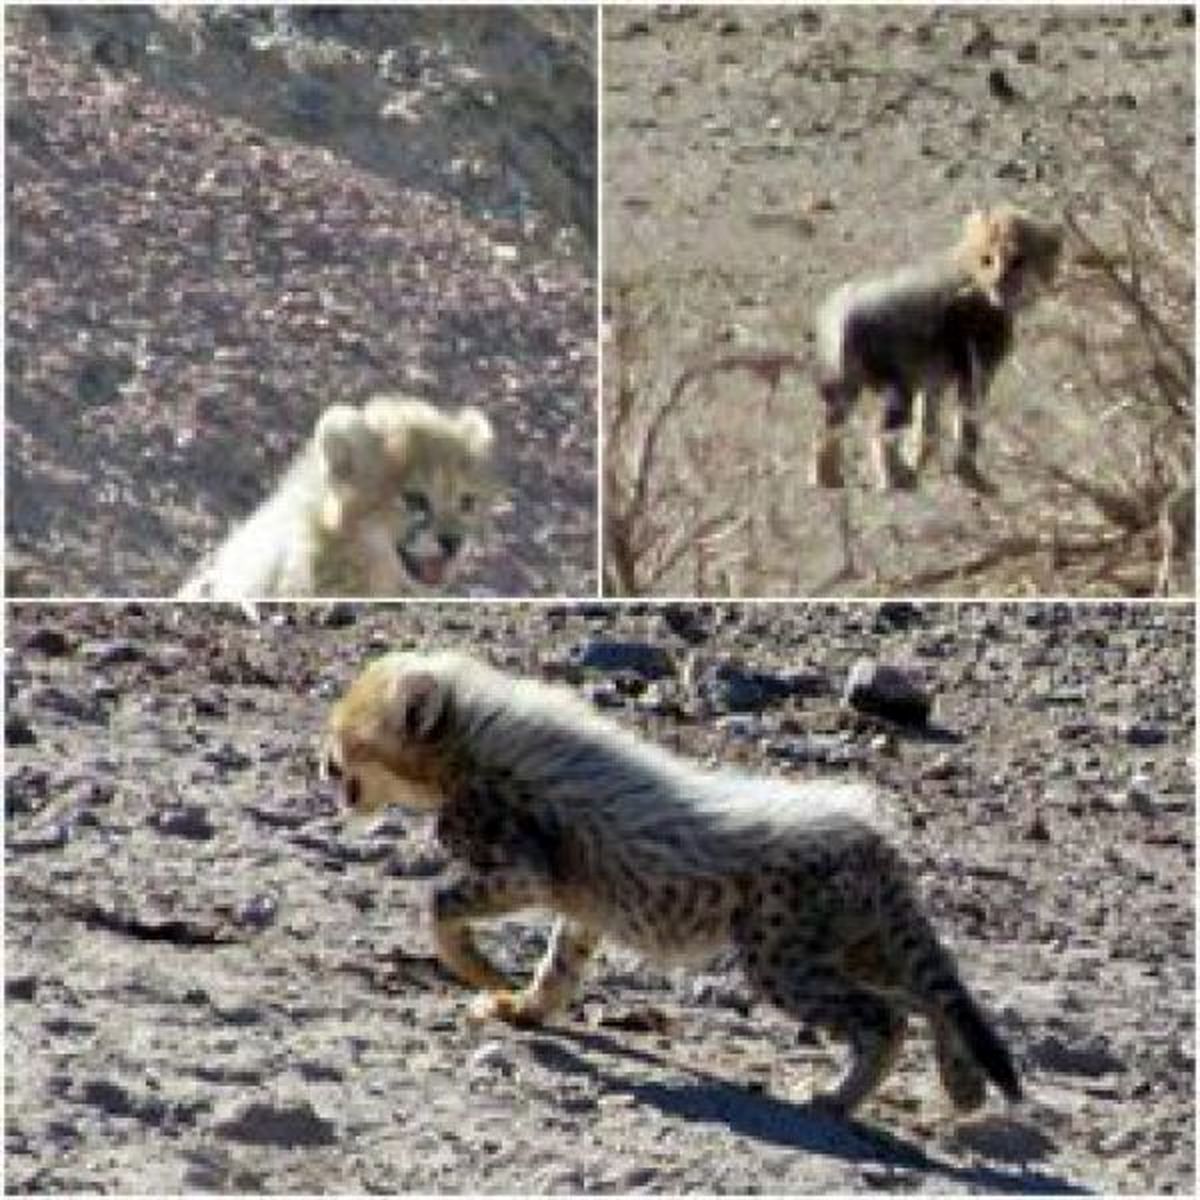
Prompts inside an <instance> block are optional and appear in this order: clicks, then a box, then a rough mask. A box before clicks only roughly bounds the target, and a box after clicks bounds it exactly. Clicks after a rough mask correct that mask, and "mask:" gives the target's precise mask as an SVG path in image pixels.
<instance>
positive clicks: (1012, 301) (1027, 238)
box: [958, 204, 1062, 313]
mask: <svg viewBox="0 0 1200 1200" xmlns="http://www.w3.org/2000/svg"><path fill="white" fill-rule="evenodd" d="M1061 252H1062V230H1061V229H1059V228H1058V227H1057V226H1055V225H1048V224H1046V223H1045V222H1042V221H1038V220H1035V219H1034V218H1033V217H1031V216H1029V214H1028V213H1025V212H1022V211H1021V210H1020V209H1019V208H1015V207H1014V206H1013V205H1011V204H1002V205H1000V206H999V207H998V208H994V209H992V210H991V211H990V212H982V211H980V212H973V213H971V215H970V216H968V217H967V219H966V221H965V222H964V224H963V236H962V241H961V242H960V243H959V247H958V254H959V257H960V259H961V261H962V262H963V264H964V266H965V267H966V269H967V272H968V274H969V275H970V276H971V278H972V279H973V280H974V281H975V283H976V284H977V286H978V287H979V288H980V289H981V290H982V291H983V292H984V293H985V294H986V295H987V296H988V298H989V299H990V300H991V301H992V303H993V304H995V305H996V306H997V308H1003V309H1005V310H1006V311H1008V312H1010V313H1011V312H1016V311H1017V310H1018V309H1021V308H1026V307H1028V305H1029V304H1031V303H1032V302H1033V300H1034V299H1035V298H1036V297H1037V295H1038V292H1039V291H1040V290H1041V289H1042V288H1046V287H1049V286H1050V285H1051V284H1052V283H1053V282H1054V277H1055V274H1056V273H1057V270H1058V259H1059V255H1060V254H1061Z"/></svg>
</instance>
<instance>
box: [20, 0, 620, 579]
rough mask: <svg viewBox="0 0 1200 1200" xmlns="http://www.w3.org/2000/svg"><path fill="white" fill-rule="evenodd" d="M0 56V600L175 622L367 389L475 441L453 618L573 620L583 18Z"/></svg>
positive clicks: (321, 19)
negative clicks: (473, 540)
mask: <svg viewBox="0 0 1200 1200" xmlns="http://www.w3.org/2000/svg"><path fill="white" fill-rule="evenodd" d="M5 28H6V34H7V38H6V45H5V68H6V77H5V115H6V122H7V140H6V157H5V164H6V170H7V180H6V184H7V192H6V200H7V210H6V211H7V228H8V249H7V260H6V273H5V302H6V347H5V350H6V359H5V380H6V451H7V454H6V482H7V497H8V504H7V510H6V527H5V538H6V548H7V585H8V586H7V591H8V594H9V595H26V596H59V597H62V596H162V595H171V594H173V593H174V592H175V590H176V589H177V588H178V587H179V585H180V584H181V583H182V582H183V579H184V577H185V576H186V575H187V574H188V573H189V572H190V570H191V568H192V566H193V565H194V563H195V562H196V561H197V560H198V559H199V558H200V556H201V555H202V553H203V552H204V551H205V550H206V549H207V548H208V547H209V546H211V545H212V544H213V543H214V542H216V541H217V540H219V539H220V538H221V537H223V536H224V534H225V533H226V532H227V531H228V529H229V528H230V527H231V525H232V524H233V523H234V522H236V521H237V520H239V519H240V518H242V517H245V516H246V515H248V514H249V513H250V512H251V511H252V510H253V509H254V507H255V506H256V505H257V504H258V503H259V502H260V501H261V500H262V499H263V498H264V497H265V496H266V495H267V494H268V492H269V490H270V488H271V486H273V484H274V482H275V480H276V478H277V477H278V475H279V474H280V473H281V471H282V469H283V468H284V466H285V465H286V463H287V462H288V461H289V460H290V458H291V457H292V455H293V454H294V453H295V452H296V450H297V449H298V448H299V447H300V446H301V445H302V444H303V443H304V442H305V441H306V440H307V439H308V437H309V435H310V434H311V431H312V428H313V425H314V423H315V421H316V418H317V416H318V414H319V413H320V412H321V411H322V410H323V409H324V408H325V407H326V406H327V405H328V404H329V403H331V402H333V401H351V402H358V401H361V400H363V399H365V398H366V397H367V396H369V395H371V394H373V393H375V392H378V391H387V390H400V391H405V392H409V393H413V394H417V395H420V396H423V397H426V398H428V399H431V400H434V401H435V402H438V403H442V404H445V405H448V406H451V407H457V406H459V405H461V404H464V403H474V404H477V405H480V406H481V407H482V408H484V410H485V411H486V412H487V413H488V415H489V416H490V417H491V418H492V421H493V424H494V425H495V426H496V430H497V456H498V459H499V474H500V481H501V484H502V490H501V497H500V499H499V500H498V502H497V503H496V505H495V506H494V511H493V513H492V518H493V519H492V523H491V524H492V528H491V530H490V532H489V534H488V536H487V537H486V538H485V539H484V542H483V544H482V546H480V547H479V548H478V549H477V551H476V552H475V553H474V554H473V555H472V556H471V558H470V560H469V561H468V564H467V567H468V569H467V570H466V571H465V572H464V574H463V575H462V576H461V577H460V580H459V581H458V587H459V590H460V591H461V592H462V593H463V594H468V595H505V596H508V595H543V596H544V595H577V594H579V595H585V594H592V593H594V592H595V590H596V572H595V563H596V513H595V508H596V470H595V455H596V437H595V433H596V428H595V427H596V415H595V390H596V382H595V369H596V350H595V342H596V338H595V328H596V317H595V288H594V276H595V247H594V233H595V230H594V221H595V214H594V211H592V209H593V208H594V202H595V161H596V160H595V140H596V128H595V86H596V84H595V62H594V59H595V53H594V19H593V16H592V14H591V13H588V12H586V11H580V12H576V13H565V12H556V10H552V9H538V10H529V11H527V12H525V13H522V14H520V15H514V14H513V13H511V12H509V13H507V14H506V13H505V12H504V11H503V10H488V11H487V12H483V13H476V14H474V16H472V15H470V14H466V15H463V14H461V13H457V14H456V13H455V12H454V11H452V10H438V11H434V10H403V9H395V8H393V9H376V8H372V9H369V10H368V9H363V8H358V9H340V10H339V9H328V8H310V9H307V10H303V11H298V10H288V9H286V8H279V9H258V10H249V9H223V10H213V9H196V8H182V9H181V8H171V7H169V6H168V7H161V8H151V7H149V6H141V7H137V6H134V7H125V8H94V7H85V8H78V7H76V8H69V9H63V8H57V9H54V10H53V11H51V10H48V9H47V10H43V9H34V8H30V7H26V8H24V9H20V10H13V9H8V10H6V12H5Z"/></svg>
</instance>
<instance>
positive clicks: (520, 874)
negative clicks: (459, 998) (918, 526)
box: [325, 652, 1021, 1114]
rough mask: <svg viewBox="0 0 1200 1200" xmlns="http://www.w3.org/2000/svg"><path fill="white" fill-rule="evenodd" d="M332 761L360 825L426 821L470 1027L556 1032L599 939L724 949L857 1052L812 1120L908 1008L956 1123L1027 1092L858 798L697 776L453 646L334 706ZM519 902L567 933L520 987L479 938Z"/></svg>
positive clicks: (884, 1058) (817, 786)
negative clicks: (433, 830)
mask: <svg viewBox="0 0 1200 1200" xmlns="http://www.w3.org/2000/svg"><path fill="white" fill-rule="evenodd" d="M325 765H326V769H327V771H328V774H329V775H330V776H331V777H333V778H335V779H337V780H338V781H339V786H340V789H341V793H342V797H343V801H344V803H345V805H346V806H347V807H348V808H349V809H350V810H353V811H356V812H361V813H367V812H372V811H375V810H378V809H380V808H383V807H385V806H388V805H400V806H402V807H405V808H409V809H415V810H419V811H425V812H432V813H436V820H437V834H438V837H439V840H440V841H441V842H442V843H443V844H444V846H445V847H446V848H447V849H448V850H449V851H450V853H451V854H452V856H453V858H454V860H455V866H456V869H455V870H454V872H453V873H452V875H451V876H450V878H448V879H447V880H445V881H443V882H442V883H441V884H440V885H439V887H438V889H437V891H436V892H435V895H434V901H433V919H434V931H435V937H436V941H437V948H438V953H439V956H440V957H441V960H442V962H443V963H444V964H445V966H446V967H447V968H448V969H449V970H450V971H452V972H453V973H454V974H455V975H456V976H457V977H458V978H460V979H461V980H462V981H463V982H464V983H466V984H468V985H470V986H471V987H474V988H479V989H482V990H481V992H480V994H479V996H477V997H476V1001H475V1005H474V1013H475V1015H476V1016H478V1017H498V1018H500V1019H502V1020H505V1021H509V1022H512V1023H514V1024H527V1023H529V1024H532V1023H537V1022H540V1021H543V1020H545V1019H546V1018H548V1017H550V1016H551V1015H553V1014H554V1013H555V1012H557V1011H558V1010H560V1009H561V1008H563V1007H564V1006H565V1005H566V1004H567V1003H568V1001H569V1000H570V999H571V997H572V995H573V993H574V992H575V989H576V986H577V984H578V982H579V979H580V976H581V973H582V971H583V968H584V966H585V964H586V962H587V960H588V958H589V956H590V955H591V953H592V951H593V950H594V949H595V948H596V946H597V944H598V942H599V941H600V939H601V937H604V936H607V937H611V938H613V939H615V940H617V941H619V942H622V943H624V944H626V945H628V946H631V947H634V948H635V949H638V950H640V951H642V952H644V953H646V954H647V955H650V956H652V957H654V958H656V959H659V960H667V961H676V962H678V961H687V960H689V959H696V958H703V957H705V956H707V955H709V954H711V953H712V952H713V951H715V950H718V949H720V948H722V947H726V946H729V945H732V946H733V947H735V948H736V950H737V952H738V955H739V958H740V960H741V964H742V966H743V967H744V969H745V971H746V974H747V975H748V977H749V980H750V982H751V983H752V984H753V985H754V986H755V987H756V988H757V989H758V990H759V991H760V992H761V993H762V994H763V995H764V996H766V997H767V998H768V999H770V1000H771V1001H772V1002H773V1003H775V1004H777V1005H778V1006H780V1007H781V1008H782V1009H784V1010H786V1011H787V1012H789V1013H792V1014H794V1015H795V1016H796V1017H798V1018H799V1019H801V1020H803V1021H806V1022H809V1023H812V1024H815V1025H816V1026H818V1027H822V1028H824V1029H826V1030H828V1031H830V1032H832V1033H834V1034H835V1035H837V1036H839V1037H840V1038H842V1039H844V1040H845V1041H847V1042H848V1043H849V1048H850V1062H849V1068H848V1070H847V1071H846V1073H845V1076H844V1078H843V1079H842V1080H841V1082H840V1083H839V1084H838V1085H837V1086H836V1087H835V1088H834V1089H833V1090H832V1091H831V1092H829V1093H827V1094H824V1095H820V1096H817V1097H816V1098H815V1102H816V1103H818V1104H820V1105H821V1106H822V1107H824V1108H827V1109H829V1110H832V1111H834V1112H837V1113H840V1114H848V1113H850V1112H852V1111H853V1110H854V1109H856V1108H857V1107H858V1106H859V1105H861V1104H862V1103H863V1102H864V1101H865V1100H866V1099H867V1098H868V1096H870V1095H871V1093H872V1092H874V1091H875V1089H876V1088H877V1087H878V1086H879V1085H880V1083H881V1082H882V1081H883V1079H884V1078H885V1076H886V1075H887V1074H888V1072H889V1071H890V1070H891V1068H892V1066H893V1064H894V1063H895V1061H896V1058H897V1055H898V1053H899V1051H900V1047H901V1043H902V1041H903V1038H904V1032H905V1026H906V1023H907V1020H908V1017H909V1016H910V1015H911V1014H914V1013H915V1014H920V1015H921V1016H924V1017H925V1018H927V1019H928V1020H929V1022H930V1023H931V1025H932V1027H933V1034H934V1040H935V1045H936V1056H937V1066H938V1071H939V1074H940V1077H941V1081H942V1084H943V1086H944V1088H945V1090H946V1092H947V1093H948V1095H949V1097H950V1099H951V1101H952V1102H953V1103H954V1105H955V1107H956V1108H958V1109H960V1110H964V1111H966V1110H971V1109H975V1108H977V1107H979V1106H980V1105H981V1104H982V1103H983V1100H984V1093H985V1081H986V1080H987V1079H991V1080H992V1081H993V1082H994V1083H995V1084H996V1085H997V1086H998V1087H999V1088H1000V1090H1001V1091H1002V1092H1003V1093H1004V1094H1005V1096H1007V1097H1008V1098H1009V1099H1011V1100H1016V1099H1018V1098H1019V1096H1020V1094H1021V1093H1020V1085H1019V1083H1018V1081H1017V1075H1016V1071H1015V1069H1014V1067H1013V1063H1012V1060H1011V1058H1010V1057H1009V1054H1008V1051H1007V1050H1006V1049H1005V1047H1004V1045H1003V1043H1002V1042H1001V1041H1000V1039H999V1038H998V1037H997V1035H996V1034H995V1033H994V1032H993V1030H992V1029H991V1027H990V1026H989V1024H988V1022H987V1020H986V1019H985V1017H984V1016H983V1014H982V1012H981V1011H980V1009H979V1007H978V1005H977V1004H976V1003H975V1001H974V1000H973V999H972V997H971V995H970V993H969V992H968V991H967V989H966V987H965V986H964V985H963V983H962V981H961V979H960V978H959V975H958V971H957V969H956V968H955V965H954V960H953V958H952V957H951V955H950V953H949V952H948V951H947V950H946V949H945V947H944V946H943V945H942V944H941V942H940V941H939V940H938V938H937V935H936V934H935V933H934V930H933V928H932V926H931V925H930V923H929V921H928V920H927V919H926V917H925V916H924V914H923V913H922V911H921V908H920V906H919V904H918V901H917V899H916V896H915V895H914V893H913V890H912V888H911V887H910V885H909V881H908V873H907V871H906V869H905V866H904V863H903V862H902V861H901V859H900V857H899V855H898V854H897V852H896V850H895V849H894V848H893V847H892V846H891V845H890V844H889V843H888V841H887V840H886V839H885V837H884V836H883V834H882V833H881V831H880V829H879V827H878V826H877V825H876V824H875V823H874V822H873V821H872V818H871V815H870V813H871V808H872V803H871V793H870V791H869V790H868V789H867V788H866V787H859V786H854V785H845V784H842V785H837V784H828V783H813V784H804V785H800V786H794V785H787V784H784V783H781V782H778V781H774V780H769V779H759V778H754V777H752V776H749V775H741V774H735V773H732V772H728V773H725V772H709V771H705V770H703V769H701V768H699V767H696V766H693V765H690V764H688V763H685V762H683V761H682V760H680V759H678V758H677V757H675V756H673V755H671V754H670V753H668V752H666V751H665V750H662V749H659V748H658V747H655V746H652V745H648V744H646V743H643V742H641V741H639V740H637V739H636V738H634V737H633V736H632V735H630V734H629V733H627V732H625V731H624V730H622V729H621V728H620V727H619V726H617V725H615V724H613V723H611V722H609V721H606V720H604V719H602V718H600V717H599V716H597V715H596V714H594V713H593V712H592V711H591V710H590V709H589V708H588V707H587V706H586V705H584V704H583V703H582V702H581V701H580V700H578V699H577V698H576V697H575V696H574V695H573V694H571V693H570V692H568V691H567V690H565V689H560V688H556V687H552V686H548V685H546V684H542V683H539V682H536V681H533V680H518V679H513V678H512V677H510V676H507V675H503V674H501V673H499V672H498V671H495V670H493V669H492V668H490V667H488V666H486V665H484V664H483V663H480V662H478V661H476V660H474V659H471V658H468V657H466V656H464V655H461V654H456V653H449V652H446V653H436V654H429V655H422V654H404V653H396V654H390V655H387V656H385V657H383V658H381V659H379V660H377V661H376V662H374V663H373V664H371V665H370V666H369V667H367V669H366V670H365V671H363V673H362V674H361V675H360V676H359V677H358V678H357V679H356V680H355V681H354V683H353V684H352V685H351V687H350V689H349V690H348V691H347V693H346V694H345V695H344V696H343V698H342V699H341V700H340V701H339V702H338V703H337V705H336V706H335V707H334V709H333V713H332V716H331V721H330V729H329V737H328V744H327V750H326V756H325ZM526 908H544V909H549V910H551V911H553V912H554V913H556V914H557V918H558V919H557V923H556V925H555V927H554V932H553V935H552V938H551V942H550V946H549V949H548V951H547V953H546V956H545V959H544V961H543V962H542V963H541V964H540V965H539V966H538V968H537V970H536V972H535V974H534V977H533V980H532V982H531V983H529V984H528V985H527V986H525V987H520V988H514V987H513V985H512V984H511V982H510V981H509V980H508V979H506V978H505V977H504V976H503V975H501V974H500V972H499V971H498V970H497V969H496V968H495V967H494V966H493V965H492V964H491V963H490V962H488V961H487V960H486V959H485V958H484V956H483V955H482V954H481V952H480V950H479V949H478V947H477V946H476V943H475V940H474V938H473V936H472V931H471V925H472V922H475V921H479V920H485V919H487V918H492V917H498V916H500V915H502V914H506V913H512V912H515V911H517V910H520V909H526Z"/></svg>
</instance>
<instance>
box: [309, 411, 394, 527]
mask: <svg viewBox="0 0 1200 1200" xmlns="http://www.w3.org/2000/svg"><path fill="white" fill-rule="evenodd" d="M315 438H316V443H317V450H318V452H319V454H320V457H321V471H322V474H323V475H324V479H325V502H324V520H325V524H326V526H327V527H328V528H329V529H340V528H341V527H342V526H343V525H344V524H345V522H346V520H347V518H348V517H349V515H350V513H349V510H350V509H351V508H352V507H353V504H354V499H355V497H356V496H357V495H359V494H360V493H364V492H365V493H369V492H370V491H371V489H372V481H373V477H374V475H375V474H376V473H377V468H378V464H379V462H380V460H381V458H382V453H383V452H382V446H381V443H380V440H379V435H378V434H377V433H376V432H375V430H373V429H372V428H371V427H370V426H369V425H368V424H367V423H366V421H364V420H363V416H362V413H361V412H360V411H359V410H358V409H357V408H354V407H352V406H351V405H349V404H333V405H330V407H329V408H327V409H326V410H325V411H324V412H323V413H322V414H321V419H320V420H319V421H318V422H317V428H316V433H315Z"/></svg>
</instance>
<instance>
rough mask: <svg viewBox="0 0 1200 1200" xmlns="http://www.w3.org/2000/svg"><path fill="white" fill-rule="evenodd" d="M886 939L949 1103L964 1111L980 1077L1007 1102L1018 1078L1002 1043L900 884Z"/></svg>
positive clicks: (975, 1100)
mask: <svg viewBox="0 0 1200 1200" xmlns="http://www.w3.org/2000/svg"><path fill="white" fill-rule="evenodd" d="M893 886H895V887H897V888H898V890H899V892H900V894H899V895H893V897H892V900H893V904H892V905H891V906H890V908H891V911H890V914H889V915H890V924H891V926H892V928H891V930H890V938H889V940H890V941H891V943H892V945H893V946H895V947H897V948H898V950H899V952H900V957H901V959H902V960H903V966H902V972H903V974H904V975H906V976H907V980H906V983H907V987H908V988H909V989H911V993H912V995H913V996H914V997H916V998H917V999H918V1002H919V1003H920V1004H921V1006H922V1007H923V1008H925V1010H926V1013H927V1015H928V1017H929V1019H930V1022H931V1023H932V1025H933V1035H934V1049H935V1052H936V1055H937V1066H938V1073H939V1075H940V1076H941V1080H942V1086H943V1087H944V1088H945V1089H946V1094H947V1095H948V1096H949V1097H950V1100H951V1102H952V1103H953V1105H954V1107H955V1108H956V1109H958V1110H959V1111H961V1112H970V1111H972V1110H974V1109H977V1108H979V1107H980V1105H982V1104H983V1102H984V1097H985V1092H986V1082H985V1078H984V1077H985V1076H986V1077H987V1078H988V1079H990V1080H991V1081H992V1082H993V1083H994V1084H995V1085H996V1087H998V1088H999V1089H1000V1091H1001V1092H1002V1093H1003V1094H1004V1096H1005V1098H1006V1099H1007V1100H1009V1101H1011V1102H1013V1103H1016V1102H1017V1101H1019V1100H1020V1099H1021V1096H1022V1092H1021V1083H1020V1080H1019V1079H1018V1078H1017V1069H1016V1067H1015V1066H1014V1064H1013V1060H1012V1056H1011V1055H1010V1053H1009V1051H1008V1047H1007V1046H1005V1044H1004V1042H1003V1041H1002V1040H1001V1039H1000V1037H999V1035H998V1034H997V1033H996V1031H995V1030H994V1029H993V1028H992V1025H991V1023H990V1022H989V1021H988V1019H987V1017H985V1016H984V1014H983V1012H982V1010H981V1009H980V1007H979V1005H978V1004H977V1003H976V1001H975V999H974V997H973V996H972V995H971V993H970V992H969V991H968V990H967V986H966V984H964V983H963V981H962V978H961V977H960V975H959V973H958V968H957V966H956V965H955V962H954V958H953V956H952V955H951V953H950V951H949V950H947V949H946V947H945V946H944V945H943V944H942V943H941V941H940V939H939V938H938V936H937V934H936V932H935V931H934V929H933V926H932V925H931V924H930V922H929V921H928V919H927V918H926V917H925V915H924V913H923V912H922V911H921V909H920V908H919V906H918V904H917V900H916V897H915V896H913V895H912V894H911V893H910V892H909V891H908V887H907V885H906V884H903V883H901V884H898V885H893Z"/></svg>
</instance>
